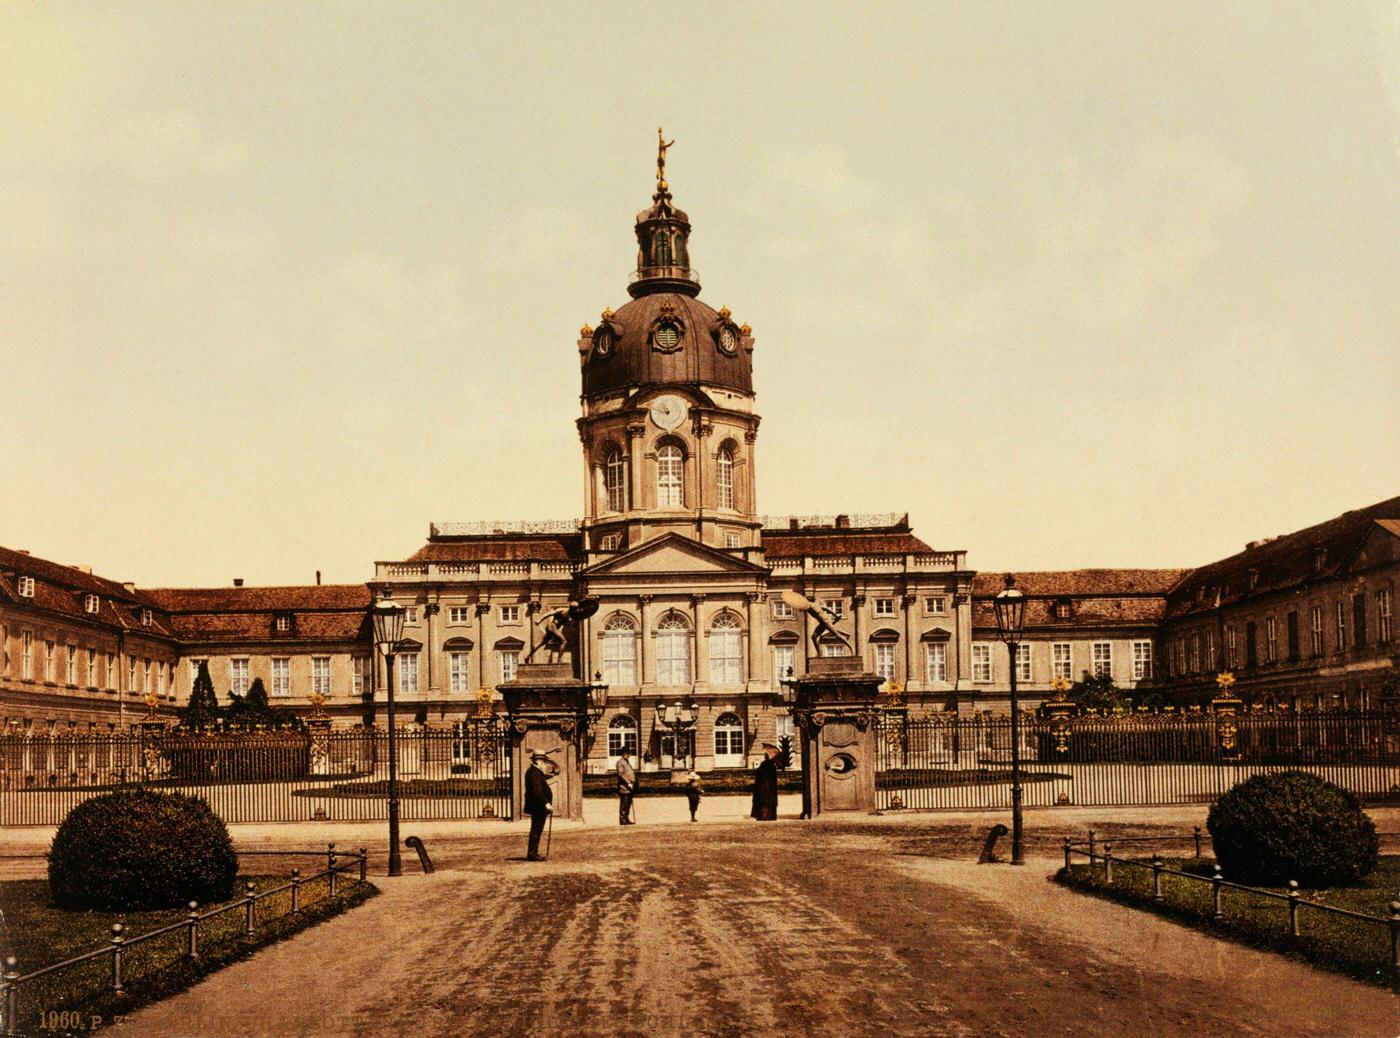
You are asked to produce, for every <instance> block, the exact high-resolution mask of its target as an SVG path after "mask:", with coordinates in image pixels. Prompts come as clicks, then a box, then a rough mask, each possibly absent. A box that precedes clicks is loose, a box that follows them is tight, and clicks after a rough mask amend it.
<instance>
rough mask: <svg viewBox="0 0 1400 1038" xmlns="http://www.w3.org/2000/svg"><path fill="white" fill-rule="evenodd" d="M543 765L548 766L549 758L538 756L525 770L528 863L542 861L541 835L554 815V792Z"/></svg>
mask: <svg viewBox="0 0 1400 1038" xmlns="http://www.w3.org/2000/svg"><path fill="white" fill-rule="evenodd" d="M541 764H545V765H548V764H550V760H549V758H548V757H541V756H539V755H538V754H536V755H535V756H533V757H531V758H530V766H529V767H528V768H526V769H525V813H526V814H527V815H529V816H530V843H529V850H528V851H527V852H526V854H525V859H526V860H527V861H539V860H540V834H541V833H543V832H544V823H545V820H546V819H547V818H549V816H550V815H552V814H553V813H554V790H552V789H550V788H549V781H548V779H546V778H545V774H544V769H542V768H541V767H540V765H541Z"/></svg>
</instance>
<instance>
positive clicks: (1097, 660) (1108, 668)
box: [1093, 642, 1113, 677]
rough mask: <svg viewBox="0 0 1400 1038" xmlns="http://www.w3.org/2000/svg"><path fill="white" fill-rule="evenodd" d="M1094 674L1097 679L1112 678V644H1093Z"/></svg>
mask: <svg viewBox="0 0 1400 1038" xmlns="http://www.w3.org/2000/svg"><path fill="white" fill-rule="evenodd" d="M1093 660H1094V674H1095V675H1096V676H1098V677H1112V676H1113V643H1112V642H1094V653H1093Z"/></svg>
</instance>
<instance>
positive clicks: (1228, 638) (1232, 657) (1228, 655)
mask: <svg viewBox="0 0 1400 1038" xmlns="http://www.w3.org/2000/svg"><path fill="white" fill-rule="evenodd" d="M1239 665H1240V647H1239V643H1238V642H1237V641H1236V636H1235V627H1234V625H1233V624H1231V625H1230V626H1229V627H1227V628H1225V666H1227V667H1229V668H1230V669H1231V670H1234V669H1235V668H1236V667H1238V666H1239Z"/></svg>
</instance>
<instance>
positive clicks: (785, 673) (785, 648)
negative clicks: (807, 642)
mask: <svg viewBox="0 0 1400 1038" xmlns="http://www.w3.org/2000/svg"><path fill="white" fill-rule="evenodd" d="M794 655H795V653H794V651H793V647H792V646H791V645H775V646H773V680H774V681H782V680H783V679H785V678H791V677H796V675H795V674H794V673H793V666H794V664H793V656H794Z"/></svg>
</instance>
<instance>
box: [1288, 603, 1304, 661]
mask: <svg viewBox="0 0 1400 1038" xmlns="http://www.w3.org/2000/svg"><path fill="white" fill-rule="evenodd" d="M1301 653H1302V646H1301V643H1300V642H1299V638H1298V610H1296V609H1292V610H1289V613H1288V658H1289V659H1290V660H1296V659H1297V658H1298V657H1299V655H1300V654H1301Z"/></svg>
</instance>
